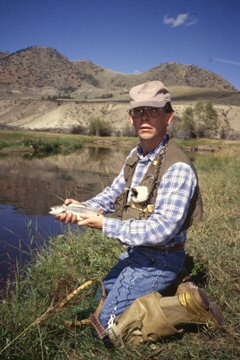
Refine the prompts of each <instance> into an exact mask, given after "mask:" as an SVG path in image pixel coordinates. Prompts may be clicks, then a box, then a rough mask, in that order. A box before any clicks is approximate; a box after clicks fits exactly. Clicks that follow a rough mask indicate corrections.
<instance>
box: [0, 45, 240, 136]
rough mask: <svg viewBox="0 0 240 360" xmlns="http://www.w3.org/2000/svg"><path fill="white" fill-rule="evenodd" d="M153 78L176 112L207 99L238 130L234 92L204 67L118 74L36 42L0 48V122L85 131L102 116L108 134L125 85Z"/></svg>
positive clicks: (121, 116)
mask: <svg viewBox="0 0 240 360" xmlns="http://www.w3.org/2000/svg"><path fill="white" fill-rule="evenodd" d="M155 79H161V80H162V81H163V82H164V83H165V84H166V85H167V86H168V87H169V89H170V91H171V94H172V99H173V104H174V106H175V109H176V115H177V116H179V117H181V116H182V114H183V113H184V110H185V109H186V107H187V106H189V105H190V106H194V104H195V103H196V102H198V101H203V102H204V101H205V102H212V103H213V104H214V105H217V106H218V108H217V111H218V113H219V117H220V118H222V121H221V123H222V125H221V126H222V127H223V128H224V129H225V128H227V129H230V134H232V131H233V132H235V131H237V133H238V134H239V130H240V125H239V124H240V108H239V104H240V94H239V92H238V91H236V89H235V88H234V87H233V86H232V84H230V83H229V82H228V81H227V80H225V79H223V78H222V77H221V76H219V75H217V74H214V73H212V72H210V71H208V70H206V69H202V68H200V67H197V66H194V65H184V64H176V63H173V62H170V63H164V64H160V65H159V66H156V67H154V68H152V69H150V70H148V71H145V72H143V73H139V74H123V73H119V72H115V71H112V70H110V69H105V68H103V67H101V66H99V65H97V64H94V63H93V62H91V61H89V60H81V61H75V62H73V61H70V60H69V59H68V58H67V57H66V56H64V55H62V54H61V53H60V52H58V51H57V50H56V49H52V48H46V47H41V46H32V47H29V48H26V49H22V50H19V51H17V52H15V53H12V54H9V53H7V52H4V51H2V52H0V128H10V129H25V130H48V131H67V132H70V131H72V129H74V128H76V127H77V128H79V129H82V131H83V132H86V131H87V129H89V125H90V123H91V122H92V121H95V120H101V121H102V120H103V119H104V120H105V121H107V122H108V123H109V126H111V127H112V129H113V133H114V134H122V133H124V131H126V129H127V124H128V122H127V116H126V110H127V104H128V101H129V96H128V92H129V89H130V88H131V87H132V86H134V85H136V84H138V83H141V82H145V81H149V80H155ZM124 129H125V130H124Z"/></svg>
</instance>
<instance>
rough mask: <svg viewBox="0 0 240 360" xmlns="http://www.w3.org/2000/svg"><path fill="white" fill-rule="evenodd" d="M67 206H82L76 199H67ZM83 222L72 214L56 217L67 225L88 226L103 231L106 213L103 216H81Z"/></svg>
mask: <svg viewBox="0 0 240 360" xmlns="http://www.w3.org/2000/svg"><path fill="white" fill-rule="evenodd" d="M64 204H65V205H69V204H80V202H79V201H77V200H74V199H66V200H65V202H64ZM81 218H82V219H81V220H78V219H77V216H76V215H73V214H72V213H71V212H69V213H68V214H67V213H63V214H60V215H57V216H56V219H57V220H60V221H61V222H65V223H67V224H70V223H71V224H78V225H79V226H88V227H91V228H95V229H102V227H103V221H104V213H103V212H102V215H98V216H97V215H90V214H81Z"/></svg>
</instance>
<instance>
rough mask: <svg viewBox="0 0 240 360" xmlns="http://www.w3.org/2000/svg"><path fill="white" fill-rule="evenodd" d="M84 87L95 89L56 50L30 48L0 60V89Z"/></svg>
mask: <svg viewBox="0 0 240 360" xmlns="http://www.w3.org/2000/svg"><path fill="white" fill-rule="evenodd" d="M83 83H88V84H89V85H93V86H98V82H97V81H96V79H94V77H93V76H91V75H90V74H88V75H87V76H86V74H85V73H84V72H83V71H81V69H77V68H76V67H75V66H74V64H73V63H72V62H71V61H69V60H68V59H67V58H66V57H65V56H63V55H62V54H60V53H59V52H58V51H57V50H55V49H51V48H44V47H39V46H33V47H30V48H27V49H24V50H20V51H17V52H15V53H13V54H10V55H8V56H3V57H0V84H1V86H4V85H5V86H8V87H10V88H14V89H22V88H42V87H53V88H55V89H71V90H74V89H76V88H78V87H81V85H82V84H83Z"/></svg>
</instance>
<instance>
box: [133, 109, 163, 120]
mask: <svg viewBox="0 0 240 360" xmlns="http://www.w3.org/2000/svg"><path fill="white" fill-rule="evenodd" d="M162 110H163V109H160V108H154V107H137V108H135V109H131V110H130V111H129V114H130V116H131V117H132V118H133V119H139V118H141V117H142V116H143V114H145V115H147V116H148V117H150V118H153V119H154V118H157V117H158V116H159V115H160V114H161V112H162Z"/></svg>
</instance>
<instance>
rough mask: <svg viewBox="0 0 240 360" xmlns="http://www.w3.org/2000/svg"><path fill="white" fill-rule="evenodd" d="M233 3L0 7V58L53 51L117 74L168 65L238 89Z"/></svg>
mask: <svg viewBox="0 0 240 360" xmlns="http://www.w3.org/2000/svg"><path fill="white" fill-rule="evenodd" d="M239 19H240V0H201V1H197V0H191V1H190V0H164V1H163V0H118V1H114V0H105V1H104V0H102V1H101V0H21V1H20V0H1V1H0V51H10V52H15V51H17V50H20V49H23V48H26V47H28V46H32V45H39V46H46V47H52V48H55V49H57V50H58V51H59V52H61V53H62V54H64V55H65V56H67V57H68V58H69V59H70V60H83V59H89V60H91V61H93V62H94V63H96V64H98V65H101V66H103V67H105V68H108V69H112V70H115V71H119V72H123V73H136V72H143V71H146V70H149V69H151V68H153V67H155V66H158V65H160V64H161V63H164V62H168V61H173V62H176V63H181V64H193V65H197V66H200V67H202V68H205V69H208V70H210V71H213V72H215V73H217V74H219V75H221V76H222V77H224V78H225V79H226V80H228V81H230V82H231V83H232V84H233V85H234V86H235V87H236V88H237V89H238V90H240V46H239V35H240V20H239Z"/></svg>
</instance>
